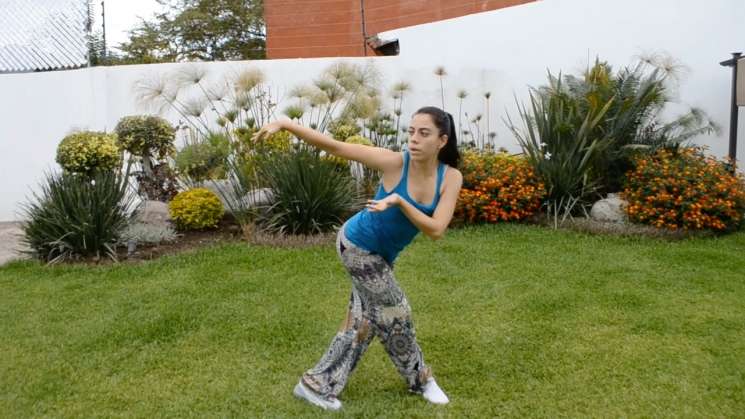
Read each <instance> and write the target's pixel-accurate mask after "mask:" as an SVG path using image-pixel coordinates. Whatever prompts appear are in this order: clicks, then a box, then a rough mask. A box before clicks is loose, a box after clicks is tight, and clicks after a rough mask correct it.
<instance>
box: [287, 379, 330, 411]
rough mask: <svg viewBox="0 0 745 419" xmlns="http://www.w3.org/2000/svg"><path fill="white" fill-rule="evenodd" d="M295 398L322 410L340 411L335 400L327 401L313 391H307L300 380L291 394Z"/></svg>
mask: <svg viewBox="0 0 745 419" xmlns="http://www.w3.org/2000/svg"><path fill="white" fill-rule="evenodd" d="M292 393H293V394H294V395H295V396H296V397H298V398H301V399H305V401H307V402H308V403H310V404H314V405H316V406H318V407H320V408H322V409H323V410H339V409H341V402H340V401H339V399H337V398H333V399H328V398H325V397H321V396H319V395H318V394H316V392H314V391H313V390H311V389H309V388H308V387H307V386H306V385H305V384H303V381H302V380H300V381H299V382H298V383H297V385H296V386H295V390H293V392H292Z"/></svg>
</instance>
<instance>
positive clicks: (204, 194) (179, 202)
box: [168, 188, 223, 230]
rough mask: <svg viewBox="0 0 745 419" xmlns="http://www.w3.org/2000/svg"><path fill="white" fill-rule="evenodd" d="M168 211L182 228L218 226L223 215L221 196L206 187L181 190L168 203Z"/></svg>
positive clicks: (193, 228)
mask: <svg viewBox="0 0 745 419" xmlns="http://www.w3.org/2000/svg"><path fill="white" fill-rule="evenodd" d="M168 212H169V213H170V215H171V218H172V219H173V220H174V222H175V223H176V226H177V227H178V228H179V229H182V230H201V229H204V228H211V227H215V226H217V223H219V222H220V219H222V216H223V207H222V203H221V202H220V198H218V197H217V195H215V193H214V192H212V191H210V190H209V189H206V188H194V189H190V190H188V191H184V192H180V193H179V194H178V195H176V197H174V198H173V200H172V201H171V202H170V203H169V204H168Z"/></svg>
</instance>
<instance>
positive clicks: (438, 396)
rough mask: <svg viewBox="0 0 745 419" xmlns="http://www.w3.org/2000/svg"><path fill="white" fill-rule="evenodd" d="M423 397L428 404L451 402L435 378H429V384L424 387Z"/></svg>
mask: <svg viewBox="0 0 745 419" xmlns="http://www.w3.org/2000/svg"><path fill="white" fill-rule="evenodd" d="M422 396H424V398H425V399H426V400H427V401H428V402H430V403H434V404H448V402H450V399H448V396H447V395H446V394H445V392H444V391H442V389H441V388H440V386H438V385H437V382H436V381H435V379H434V377H429V378H428V379H427V382H426V383H425V384H424V385H423V386H422Z"/></svg>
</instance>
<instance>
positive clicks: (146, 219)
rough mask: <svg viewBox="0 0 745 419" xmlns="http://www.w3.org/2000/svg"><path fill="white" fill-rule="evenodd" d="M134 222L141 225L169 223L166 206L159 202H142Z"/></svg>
mask: <svg viewBox="0 0 745 419" xmlns="http://www.w3.org/2000/svg"><path fill="white" fill-rule="evenodd" d="M135 220H136V221H138V222H140V223H143V224H151V225H164V224H168V223H169V222H170V221H171V216H170V215H169V214H168V204H166V203H165V202H160V201H142V204H140V207H139V208H138V209H137V214H136V215H135Z"/></svg>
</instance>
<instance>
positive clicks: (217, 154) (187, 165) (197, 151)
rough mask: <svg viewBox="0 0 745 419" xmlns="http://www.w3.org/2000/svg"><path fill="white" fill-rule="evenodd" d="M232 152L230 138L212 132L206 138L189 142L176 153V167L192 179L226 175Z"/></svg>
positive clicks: (214, 177)
mask: <svg viewBox="0 0 745 419" xmlns="http://www.w3.org/2000/svg"><path fill="white" fill-rule="evenodd" d="M229 153H230V140H229V139H228V138H227V137H226V136H225V135H222V134H217V133H212V134H210V135H209V136H207V138H206V139H204V140H200V141H197V142H194V143H191V144H187V145H186V146H184V148H182V149H181V150H180V151H179V152H178V153H177V154H176V168H177V169H178V171H179V173H181V174H183V175H186V176H187V177H189V178H190V179H191V180H192V181H196V182H201V181H205V180H207V179H222V178H224V177H225V160H226V159H227V158H228V155H229Z"/></svg>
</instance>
